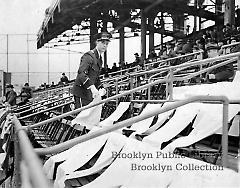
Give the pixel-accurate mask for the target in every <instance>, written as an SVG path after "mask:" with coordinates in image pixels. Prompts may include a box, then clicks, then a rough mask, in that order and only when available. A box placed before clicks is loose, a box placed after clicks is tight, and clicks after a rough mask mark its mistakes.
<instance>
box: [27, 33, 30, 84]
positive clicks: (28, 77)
mask: <svg viewBox="0 0 240 188" xmlns="http://www.w3.org/2000/svg"><path fill="white" fill-rule="evenodd" d="M27 80H28V83H29V82H30V79H29V34H27Z"/></svg>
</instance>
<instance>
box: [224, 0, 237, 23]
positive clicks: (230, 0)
mask: <svg viewBox="0 0 240 188" xmlns="http://www.w3.org/2000/svg"><path fill="white" fill-rule="evenodd" d="M227 23H229V24H231V25H234V24H235V1H234V0H225V10H224V25H226V24H227Z"/></svg>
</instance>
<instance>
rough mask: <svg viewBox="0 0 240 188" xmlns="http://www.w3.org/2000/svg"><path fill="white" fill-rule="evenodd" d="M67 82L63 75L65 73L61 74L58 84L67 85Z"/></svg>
mask: <svg viewBox="0 0 240 188" xmlns="http://www.w3.org/2000/svg"><path fill="white" fill-rule="evenodd" d="M68 82H69V80H68V77H67V76H66V75H65V73H62V77H61V78H60V83H62V84H67V83H68Z"/></svg>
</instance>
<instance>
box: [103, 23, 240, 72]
mask: <svg viewBox="0 0 240 188" xmlns="http://www.w3.org/2000/svg"><path fill="white" fill-rule="evenodd" d="M238 41H240V27H236V26H235V25H230V24H226V25H224V26H223V27H222V28H219V27H217V26H214V27H210V28H207V29H204V30H202V31H201V32H199V33H198V35H197V36H196V35H194V36H191V37H190V35H189V37H188V36H186V37H185V38H182V39H174V40H171V41H168V42H166V43H164V44H161V45H160V46H159V47H158V48H157V49H156V50H158V53H156V52H155V49H152V50H151V51H150V53H149V54H148V57H147V58H146V59H143V58H142V57H141V56H139V54H138V53H135V54H134V56H135V60H134V61H133V62H132V63H127V62H125V63H124V62H119V65H118V66H117V63H114V64H113V66H112V68H111V69H110V68H108V67H106V68H103V69H102V72H101V74H104V75H105V76H108V74H109V73H113V72H117V71H119V70H122V69H129V68H132V67H136V66H139V67H143V66H144V64H146V63H149V62H152V61H153V60H154V59H158V60H161V59H168V58H172V57H177V56H180V55H184V54H188V53H192V52H195V51H198V50H202V51H203V59H205V58H208V57H212V56H216V55H220V54H221V53H222V51H221V46H222V45H225V44H230V43H235V42H238ZM212 49H214V50H215V51H216V50H217V51H218V52H217V53H215V54H214V53H210V54H209V51H211V50H212Z"/></svg>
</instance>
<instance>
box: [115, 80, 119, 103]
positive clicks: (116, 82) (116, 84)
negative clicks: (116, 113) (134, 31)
mask: <svg viewBox="0 0 240 188" xmlns="http://www.w3.org/2000/svg"><path fill="white" fill-rule="evenodd" d="M115 87H116V95H117V94H118V79H116V81H115ZM116 106H118V98H116Z"/></svg>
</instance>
